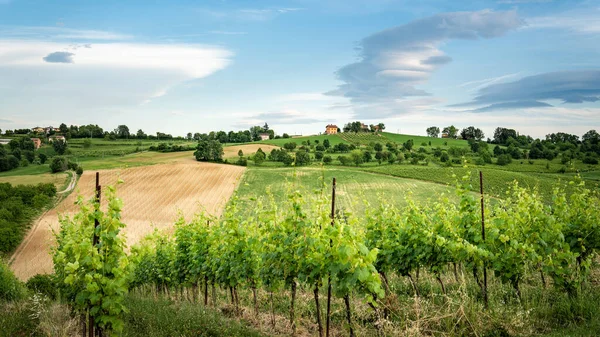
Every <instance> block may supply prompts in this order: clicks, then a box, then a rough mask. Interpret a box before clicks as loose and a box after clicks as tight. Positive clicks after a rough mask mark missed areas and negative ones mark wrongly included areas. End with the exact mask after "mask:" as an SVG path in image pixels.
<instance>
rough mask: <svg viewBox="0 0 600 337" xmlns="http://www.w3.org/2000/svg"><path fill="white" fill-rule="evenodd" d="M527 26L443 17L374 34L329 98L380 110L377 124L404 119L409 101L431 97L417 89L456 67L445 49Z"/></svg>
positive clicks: (497, 18) (490, 16)
mask: <svg viewBox="0 0 600 337" xmlns="http://www.w3.org/2000/svg"><path fill="white" fill-rule="evenodd" d="M523 24H524V22H523V20H521V19H520V18H519V17H518V15H517V13H516V12H515V11H501V12H494V11H489V10H483V11H477V12H456V13H443V14H438V15H434V16H431V17H428V18H424V19H420V20H416V21H413V22H410V23H408V24H405V25H402V26H398V27H394V28H391V29H387V30H384V31H381V32H378V33H375V34H373V35H371V36H369V37H366V38H365V39H363V40H362V41H361V42H360V61H358V62H356V63H352V64H349V65H346V66H344V67H342V68H341V69H339V70H338V71H337V73H336V76H337V78H338V79H339V80H340V81H342V82H343V84H341V85H339V86H338V88H337V89H336V90H332V91H329V92H327V93H326V94H327V95H332V96H343V97H346V98H349V99H350V100H351V102H352V103H353V104H354V105H355V111H356V110H364V109H365V105H366V106H369V105H372V106H374V107H376V109H373V113H375V114H377V115H375V116H373V118H377V117H382V116H393V115H399V114H402V113H403V110H401V108H406V99H407V98H410V97H419V96H430V95H431V94H430V93H428V92H426V91H424V90H422V89H419V88H418V87H417V86H418V85H420V84H423V83H425V82H426V81H427V80H428V79H429V77H430V76H431V74H432V73H433V72H434V71H435V70H436V69H438V68H439V67H441V66H443V65H444V64H447V63H449V62H451V60H452V59H451V57H450V56H447V55H445V54H444V52H442V51H441V50H440V49H439V46H440V45H441V44H442V43H444V42H446V41H449V40H453V39H460V40H477V39H481V38H485V39H489V38H495V37H498V36H502V35H504V34H506V33H507V32H509V31H511V30H514V29H516V28H519V27H521V26H522V25H523ZM419 103H420V102H419ZM366 108H367V110H368V107H366Z"/></svg>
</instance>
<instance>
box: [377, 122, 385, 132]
mask: <svg viewBox="0 0 600 337" xmlns="http://www.w3.org/2000/svg"><path fill="white" fill-rule="evenodd" d="M377 126H378V127H379V129H378V131H379V132H381V131H383V130H385V124H383V123H379V124H377Z"/></svg>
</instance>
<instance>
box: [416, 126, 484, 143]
mask: <svg viewBox="0 0 600 337" xmlns="http://www.w3.org/2000/svg"><path fill="white" fill-rule="evenodd" d="M425 131H426V132H427V136H428V137H433V138H438V137H439V136H440V128H439V127H437V126H431V127H428V128H427V130H425ZM442 135H445V138H451V139H457V138H458V137H459V136H460V138H461V139H464V140H469V139H474V140H478V141H480V140H482V139H483V138H484V137H485V134H484V133H483V131H481V129H479V128H476V127H474V126H469V127H467V128H464V129H462V130H460V129H458V128H456V127H455V126H454V125H450V126H446V127H445V128H444V129H443V130H442Z"/></svg>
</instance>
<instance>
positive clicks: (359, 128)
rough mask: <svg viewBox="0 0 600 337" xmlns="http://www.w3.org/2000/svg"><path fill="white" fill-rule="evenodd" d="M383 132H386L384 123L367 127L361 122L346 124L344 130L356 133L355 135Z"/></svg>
mask: <svg viewBox="0 0 600 337" xmlns="http://www.w3.org/2000/svg"><path fill="white" fill-rule="evenodd" d="M338 130H339V129H338ZM383 130H385V124H383V123H379V124H370V125H366V124H364V123H362V122H360V121H355V122H349V123H346V124H345V125H344V128H343V131H344V132H354V133H359V132H381V131H383Z"/></svg>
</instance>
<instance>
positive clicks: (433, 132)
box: [426, 126, 440, 138]
mask: <svg viewBox="0 0 600 337" xmlns="http://www.w3.org/2000/svg"><path fill="white" fill-rule="evenodd" d="M426 131H427V136H428V137H433V138H438V137H439V136H440V128H438V127H437V126H430V127H428V128H427V130H426Z"/></svg>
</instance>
